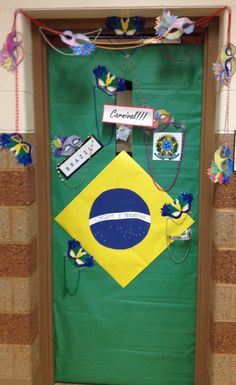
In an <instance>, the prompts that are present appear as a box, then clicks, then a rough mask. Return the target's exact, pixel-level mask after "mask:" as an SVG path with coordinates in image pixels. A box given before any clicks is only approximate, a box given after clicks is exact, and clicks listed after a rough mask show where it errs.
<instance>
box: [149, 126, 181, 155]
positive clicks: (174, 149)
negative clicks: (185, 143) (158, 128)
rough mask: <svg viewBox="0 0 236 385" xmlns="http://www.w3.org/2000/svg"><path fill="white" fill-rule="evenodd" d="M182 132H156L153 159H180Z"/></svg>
mask: <svg viewBox="0 0 236 385" xmlns="http://www.w3.org/2000/svg"><path fill="white" fill-rule="evenodd" d="M181 143H182V133H180V132H177V133H173V132H165V134H163V133H161V132H155V133H154V134H153V157H152V158H153V160H169V161H179V160H180V156H181Z"/></svg>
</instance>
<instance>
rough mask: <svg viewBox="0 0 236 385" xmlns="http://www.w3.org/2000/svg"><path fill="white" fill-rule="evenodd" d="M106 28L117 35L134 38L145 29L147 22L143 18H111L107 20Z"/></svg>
mask: <svg viewBox="0 0 236 385" xmlns="http://www.w3.org/2000/svg"><path fill="white" fill-rule="evenodd" d="M105 24H106V27H107V28H108V29H110V30H111V31H114V32H115V34H116V35H119V36H123V35H127V36H134V35H136V34H137V33H138V32H140V30H141V29H142V28H143V27H144V24H145V21H144V18H143V17H140V16H132V17H127V18H123V17H118V16H111V17H107V18H106V20H105Z"/></svg>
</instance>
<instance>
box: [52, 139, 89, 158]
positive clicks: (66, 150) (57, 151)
mask: <svg viewBox="0 0 236 385" xmlns="http://www.w3.org/2000/svg"><path fill="white" fill-rule="evenodd" d="M83 142H84V141H83V139H81V137H80V136H78V135H71V136H55V138H54V139H53V141H52V149H53V152H54V155H55V156H56V157H57V158H58V157H60V156H71V155H72V154H73V153H74V152H75V151H76V150H77V149H78V148H80V147H81V146H82V144H83Z"/></svg>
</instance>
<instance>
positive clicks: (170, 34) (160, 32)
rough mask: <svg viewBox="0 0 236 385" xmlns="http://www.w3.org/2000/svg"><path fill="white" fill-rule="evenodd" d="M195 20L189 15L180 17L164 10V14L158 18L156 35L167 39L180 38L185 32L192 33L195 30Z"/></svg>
mask: <svg viewBox="0 0 236 385" xmlns="http://www.w3.org/2000/svg"><path fill="white" fill-rule="evenodd" d="M194 26H195V25H194V22H193V21H192V20H190V19H188V18H187V17H180V18H179V17H178V16H173V15H171V14H170V11H167V10H164V11H163V14H162V16H159V17H157V18H156V26H155V27H154V28H155V30H156V35H157V36H158V37H162V38H165V39H166V40H176V39H179V38H180V37H181V36H182V35H183V33H186V34H190V33H192V32H193V30H194Z"/></svg>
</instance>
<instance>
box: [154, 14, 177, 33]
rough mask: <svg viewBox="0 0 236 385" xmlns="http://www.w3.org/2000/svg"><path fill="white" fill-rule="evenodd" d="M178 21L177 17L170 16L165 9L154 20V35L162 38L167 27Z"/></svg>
mask: <svg viewBox="0 0 236 385" xmlns="http://www.w3.org/2000/svg"><path fill="white" fill-rule="evenodd" d="M177 19H178V16H174V15H171V13H170V11H168V10H167V9H164V10H163V13H162V15H161V16H158V17H157V18H156V25H155V27H154V28H155V30H156V35H157V36H158V37H164V35H165V33H166V32H168V29H169V27H170V26H171V25H172V24H173V23H174V22H175V21H176V20H177Z"/></svg>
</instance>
